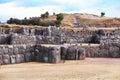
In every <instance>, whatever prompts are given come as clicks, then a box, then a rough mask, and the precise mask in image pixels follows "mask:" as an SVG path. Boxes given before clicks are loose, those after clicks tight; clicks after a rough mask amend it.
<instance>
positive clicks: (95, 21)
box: [3, 13, 120, 28]
mask: <svg viewBox="0 0 120 80" xmlns="http://www.w3.org/2000/svg"><path fill="white" fill-rule="evenodd" d="M63 15H64V19H63V20H62V22H61V25H60V27H70V28H73V27H84V26H86V25H88V26H90V27H94V26H95V27H97V28H98V27H99V28H101V27H106V28H109V27H119V26H120V18H110V17H101V16H98V15H94V14H87V13H73V14H66V13H63ZM35 18H37V19H40V21H42V22H54V21H56V15H51V16H49V17H48V18H40V17H35ZM76 24H77V26H76ZM29 26H30V27H36V26H31V25H29ZM3 27H4V26H3ZM7 27H9V26H8V25H7ZM10 27H12V26H11V25H10ZM13 27H17V26H13ZM37 27H39V26H37Z"/></svg>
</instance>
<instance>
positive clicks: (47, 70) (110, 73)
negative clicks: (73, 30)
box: [0, 58, 120, 80]
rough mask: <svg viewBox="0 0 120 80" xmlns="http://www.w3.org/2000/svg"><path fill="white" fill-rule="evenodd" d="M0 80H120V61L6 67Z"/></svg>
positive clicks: (0, 70) (96, 59)
mask: <svg viewBox="0 0 120 80" xmlns="http://www.w3.org/2000/svg"><path fill="white" fill-rule="evenodd" d="M0 80H120V59H106V58H87V59H86V60H83V61H66V62H65V63H60V64H47V63H22V64H13V65H4V66H2V67H1V69H0Z"/></svg>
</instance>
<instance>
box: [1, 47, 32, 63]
mask: <svg viewBox="0 0 120 80" xmlns="http://www.w3.org/2000/svg"><path fill="white" fill-rule="evenodd" d="M0 59H1V61H0V62H1V64H13V63H22V62H30V61H33V60H34V45H1V46H0Z"/></svg>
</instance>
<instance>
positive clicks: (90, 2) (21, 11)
mask: <svg viewBox="0 0 120 80" xmlns="http://www.w3.org/2000/svg"><path fill="white" fill-rule="evenodd" d="M102 1H103V0H102ZM52 2H55V3H59V4H58V5H56V4H51V5H47V6H35V7H23V6H18V5H17V2H9V3H4V4H0V21H6V20H8V19H9V18H10V17H15V18H20V19H21V18H24V17H32V16H40V14H41V13H44V12H46V11H49V12H50V13H53V12H56V13H59V12H67V13H74V12H75V13H78V12H79V13H91V14H97V15H100V13H101V12H105V13H106V16H111V17H120V14H119V13H120V11H119V8H118V7H119V6H118V5H114V4H113V5H111V6H106V7H103V6H102V7H101V6H100V4H98V3H100V1H98V0H52ZM96 5H97V6H96ZM74 7H75V8H77V9H76V10H74ZM69 8H73V9H72V10H70V9H69Z"/></svg>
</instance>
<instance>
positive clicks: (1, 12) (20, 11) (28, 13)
mask: <svg viewBox="0 0 120 80" xmlns="http://www.w3.org/2000/svg"><path fill="white" fill-rule="evenodd" d="M59 10H61V8H60V7H59V6H53V5H48V6H40V7H39V6H37V7H18V6H17V5H16V3H15V2H10V3H5V4H1V5H0V16H2V17H1V18H2V21H4V20H8V19H9V18H10V17H15V18H24V17H32V16H40V14H41V13H44V12H46V11H48V12H50V13H53V12H59ZM3 18H4V19H3Z"/></svg>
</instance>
